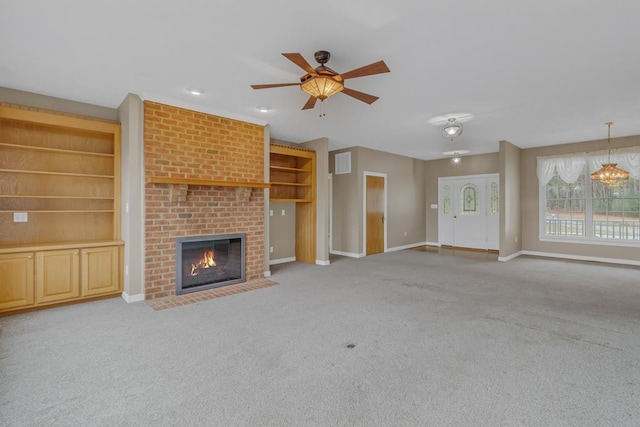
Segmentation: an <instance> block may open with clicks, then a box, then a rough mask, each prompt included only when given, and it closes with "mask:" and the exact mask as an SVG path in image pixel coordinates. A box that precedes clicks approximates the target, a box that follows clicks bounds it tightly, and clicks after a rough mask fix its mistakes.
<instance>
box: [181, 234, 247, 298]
mask: <svg viewBox="0 0 640 427" xmlns="http://www.w3.org/2000/svg"><path fill="white" fill-rule="evenodd" d="M244 240H245V235H244V233H236V234H217V235H212V236H189V237H180V238H178V239H176V295H180V294H185V293H189V292H195V291H201V290H204V289H211V288H218V287H221V286H226V285H232V284H234V283H241V282H244V281H245V279H244V270H245V265H244V263H245V260H244V254H245V249H244Z"/></svg>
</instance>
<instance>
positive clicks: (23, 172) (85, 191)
mask: <svg viewBox="0 0 640 427" xmlns="http://www.w3.org/2000/svg"><path fill="white" fill-rule="evenodd" d="M0 154H1V155H0V230H1V231H0V283H1V284H2V286H0V313H6V312H13V311H16V310H18V311H19V310H24V309H33V308H38V307H44V306H48V305H52V304H61V303H67V302H70V301H76V300H83V299H94V298H98V297H105V296H114V295H119V294H120V293H121V291H122V261H121V258H122V255H123V245H124V242H123V241H121V240H120V125H119V124H117V123H107V122H103V121H97V120H88V119H82V118H76V117H68V116H64V115H58V114H50V113H42V112H36V111H31V110H28V109H20V108H8V107H0ZM16 214H18V215H16ZM25 214H26V215H25ZM25 220H26V221H25ZM23 221H25V222H23Z"/></svg>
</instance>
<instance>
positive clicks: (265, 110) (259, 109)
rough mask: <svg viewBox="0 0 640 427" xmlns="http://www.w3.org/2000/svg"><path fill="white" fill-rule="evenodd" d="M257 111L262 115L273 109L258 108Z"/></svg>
mask: <svg viewBox="0 0 640 427" xmlns="http://www.w3.org/2000/svg"><path fill="white" fill-rule="evenodd" d="M256 110H258V111H260V112H261V113H268V112H269V111H270V110H271V108H269V107H258V108H256Z"/></svg>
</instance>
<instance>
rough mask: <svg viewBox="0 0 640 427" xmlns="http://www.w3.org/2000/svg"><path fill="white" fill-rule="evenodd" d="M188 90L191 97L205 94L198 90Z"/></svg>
mask: <svg viewBox="0 0 640 427" xmlns="http://www.w3.org/2000/svg"><path fill="white" fill-rule="evenodd" d="M187 90H188V91H189V93H190V94H191V95H196V96H199V95H202V94H203V93H204V91H203V90H200V89H196V88H191V89H187Z"/></svg>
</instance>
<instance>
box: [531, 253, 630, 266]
mask: <svg viewBox="0 0 640 427" xmlns="http://www.w3.org/2000/svg"><path fill="white" fill-rule="evenodd" d="M522 255H531V256H539V257H547V258H561V259H572V260H576V261H594V262H604V263H608V264H622V265H637V266H640V261H635V260H631V259H618V258H602V257H596V256H582V255H568V254H557V253H553V252H536V251H522Z"/></svg>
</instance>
